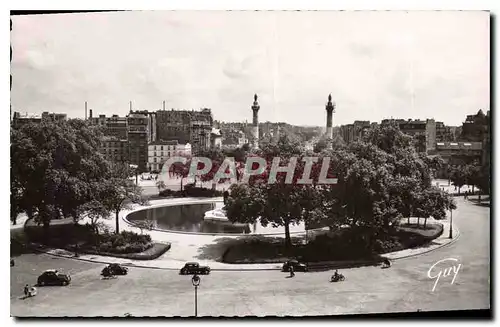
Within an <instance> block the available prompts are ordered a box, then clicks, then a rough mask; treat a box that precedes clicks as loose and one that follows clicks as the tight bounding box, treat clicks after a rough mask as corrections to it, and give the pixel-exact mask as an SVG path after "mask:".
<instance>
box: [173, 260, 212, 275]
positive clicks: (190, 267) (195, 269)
mask: <svg viewBox="0 0 500 327" xmlns="http://www.w3.org/2000/svg"><path fill="white" fill-rule="evenodd" d="M180 274H181V275H194V274H198V275H208V274H210V267H208V266H200V264H199V263H198V262H188V263H186V264H185V265H184V267H182V268H181V271H180Z"/></svg>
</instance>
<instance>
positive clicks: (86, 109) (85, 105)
mask: <svg viewBox="0 0 500 327" xmlns="http://www.w3.org/2000/svg"><path fill="white" fill-rule="evenodd" d="M85 120H87V101H85Z"/></svg>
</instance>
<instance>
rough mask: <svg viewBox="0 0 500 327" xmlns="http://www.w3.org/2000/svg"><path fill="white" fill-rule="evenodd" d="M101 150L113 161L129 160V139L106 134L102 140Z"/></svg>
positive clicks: (122, 161) (107, 158)
mask: <svg viewBox="0 0 500 327" xmlns="http://www.w3.org/2000/svg"><path fill="white" fill-rule="evenodd" d="M100 152H101V153H102V154H103V155H104V158H106V160H108V161H111V162H121V163H126V162H129V151H128V140H127V139H120V138H117V137H115V136H104V137H103V139H102V140H101V147H100Z"/></svg>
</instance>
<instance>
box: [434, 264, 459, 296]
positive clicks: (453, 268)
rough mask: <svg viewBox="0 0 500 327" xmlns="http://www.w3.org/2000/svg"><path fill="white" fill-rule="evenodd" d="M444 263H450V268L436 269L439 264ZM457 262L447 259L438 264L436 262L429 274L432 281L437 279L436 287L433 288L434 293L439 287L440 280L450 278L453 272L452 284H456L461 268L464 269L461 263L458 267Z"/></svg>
mask: <svg viewBox="0 0 500 327" xmlns="http://www.w3.org/2000/svg"><path fill="white" fill-rule="evenodd" d="M442 262H447V263H448V267H446V268H444V269H440V268H438V267H436V266H437V265H438V264H439V263H442ZM452 262H453V263H452ZM457 262H458V259H455V258H446V259H443V260H439V261H438V262H436V263H435V264H433V265H432V266H431V268H430V269H429V271H428V272H427V276H428V277H429V278H430V279H435V280H436V281H435V282H434V287H432V292H434V290H435V289H436V286H437V284H438V282H439V279H440V278H441V277H448V276H450V274H451V273H452V272H453V279H452V280H451V284H453V283H454V282H455V278H457V275H458V271H459V270H460V267H462V264H461V263H459V264H458V265H456V263H457Z"/></svg>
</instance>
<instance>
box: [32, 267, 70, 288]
mask: <svg viewBox="0 0 500 327" xmlns="http://www.w3.org/2000/svg"><path fill="white" fill-rule="evenodd" d="M70 282H71V277H70V275H68V274H63V273H60V272H59V271H57V270H55V269H49V270H45V271H44V272H43V273H42V274H41V275H40V276H38V283H37V284H38V285H39V286H45V285H60V286H66V285H68V284H69V283H70Z"/></svg>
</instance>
